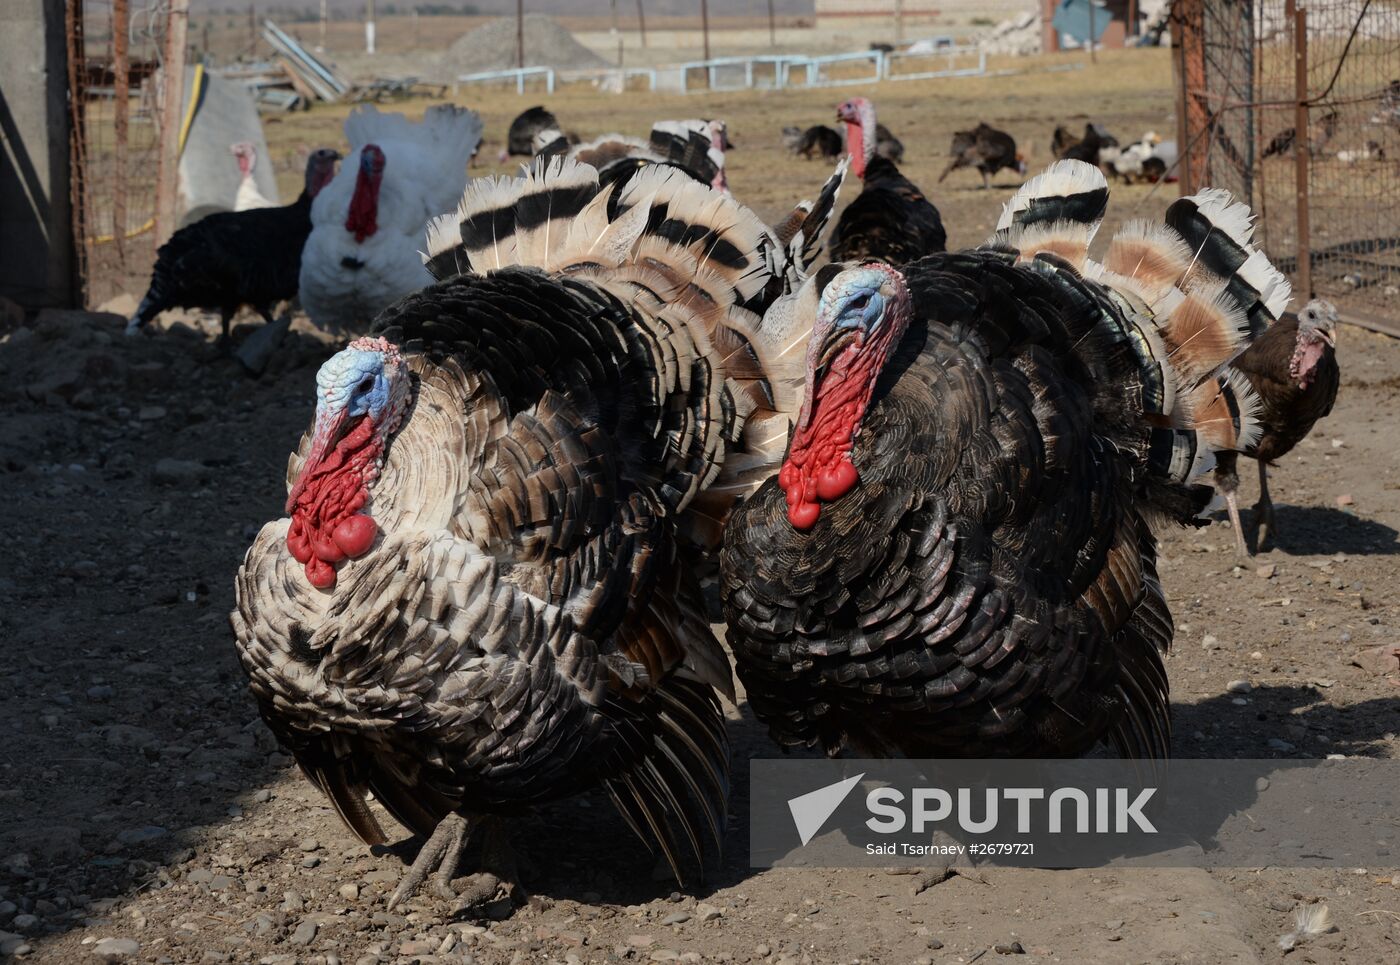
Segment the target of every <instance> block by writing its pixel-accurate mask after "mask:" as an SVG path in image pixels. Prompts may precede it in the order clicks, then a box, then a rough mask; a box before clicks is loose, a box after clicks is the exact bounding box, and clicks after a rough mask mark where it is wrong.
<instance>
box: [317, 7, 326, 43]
mask: <svg viewBox="0 0 1400 965" xmlns="http://www.w3.org/2000/svg"><path fill="white" fill-rule="evenodd" d="M325 52H326V0H321V39H320V40H319V41H317V43H316V53H318V54H323V53H325Z"/></svg>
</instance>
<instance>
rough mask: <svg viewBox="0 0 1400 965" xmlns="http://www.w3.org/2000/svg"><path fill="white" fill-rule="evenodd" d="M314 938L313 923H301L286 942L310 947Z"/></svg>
mask: <svg viewBox="0 0 1400 965" xmlns="http://www.w3.org/2000/svg"><path fill="white" fill-rule="evenodd" d="M315 938H316V923H315V922H314V921H303V922H302V923H301V924H299V925H297V927H296V930H295V931H293V932H292V937H291V938H288V939H287V941H289V942H291V943H292V944H293V945H310V944H311V942H312V941H313V940H315ZM428 951H431V949H428Z"/></svg>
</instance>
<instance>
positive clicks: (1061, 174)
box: [997, 160, 1108, 231]
mask: <svg viewBox="0 0 1400 965" xmlns="http://www.w3.org/2000/svg"><path fill="white" fill-rule="evenodd" d="M1107 188H1108V181H1106V180H1105V179H1104V176H1103V172H1102V171H1100V170H1099V169H1098V168H1097V167H1095V166H1094V165H1092V164H1088V163H1086V162H1084V161H1075V160H1067V161H1056V162H1055V163H1054V164H1052V165H1050V166H1049V167H1048V168H1046V169H1045V171H1044V172H1043V173H1041V174H1037V175H1036V176H1035V177H1033V178H1031V179H1030V180H1029V181H1027V182H1026V183H1025V184H1023V185H1021V187H1020V189H1018V190H1017V192H1016V193H1015V194H1013V195H1012V196H1011V200H1010V201H1008V202H1006V205H1005V207H1003V208H1002V212H1001V219H1000V220H999V221H998V222H997V230H998V231H1003V230H1005V229H1007V228H1010V227H1011V226H1012V224H1014V223H1015V218H1016V215H1017V214H1019V213H1021V212H1022V211H1025V210H1027V209H1029V208H1030V206H1031V203H1032V202H1033V201H1034V200H1035V199H1037V198H1050V197H1069V196H1071V195H1076V194H1084V193H1086V192H1089V191H1097V190H1104V189H1107Z"/></svg>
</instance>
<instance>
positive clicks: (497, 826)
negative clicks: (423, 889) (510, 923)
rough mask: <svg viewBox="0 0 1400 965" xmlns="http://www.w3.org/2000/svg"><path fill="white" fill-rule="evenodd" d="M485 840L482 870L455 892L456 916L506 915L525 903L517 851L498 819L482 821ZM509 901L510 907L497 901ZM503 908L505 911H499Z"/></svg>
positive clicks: (483, 843)
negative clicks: (501, 905)
mask: <svg viewBox="0 0 1400 965" xmlns="http://www.w3.org/2000/svg"><path fill="white" fill-rule="evenodd" d="M481 827H482V831H483V833H484V834H485V840H484V841H483V842H482V846H481V870H480V871H478V872H477V873H476V874H474V875H472V876H471V877H470V878H468V879H467V884H466V887H465V888H463V889H462V890H461V891H459V892H458V893H457V895H456V900H457V902H458V906H457V910H456V912H455V913H454V917H465V918H473V917H485V918H492V917H504V916H505V915H507V914H509V910H508V909H509V908H514V907H517V906H519V905H523V904H524V903H525V898H526V894H525V889H524V887H523V886H521V884H520V872H519V870H518V869H517V867H516V862H515V851H514V850H513V849H512V848H511V846H510V839H509V837H508V836H507V835H506V831H505V828H504V827H503V826H502V823H501V822H500V821H499V820H496V819H494V818H485V819H483V820H482V822H481ZM503 901H506V902H509V905H508V908H507V909H504V910H503V909H500V908H499V906H498V903H500V902H503ZM502 911H504V913H503V914H498V913H499V912H502Z"/></svg>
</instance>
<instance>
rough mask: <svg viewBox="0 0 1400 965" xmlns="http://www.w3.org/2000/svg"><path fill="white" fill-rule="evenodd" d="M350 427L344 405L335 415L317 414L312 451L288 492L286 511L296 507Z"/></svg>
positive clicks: (312, 438)
mask: <svg viewBox="0 0 1400 965" xmlns="http://www.w3.org/2000/svg"><path fill="white" fill-rule="evenodd" d="M349 428H350V417H349V415H348V412H347V409H346V408H345V407H343V406H342V407H341V408H339V409H338V410H337V411H336V413H335V414H334V415H329V416H324V417H323V416H321V415H319V414H318V415H317V417H316V434H315V435H313V436H312V437H311V451H310V452H308V453H307V454H306V462H304V463H302V465H301V472H299V473H297V481H296V482H295V483H294V484H293V485H292V490H291V492H289V493H288V494H287V505H286V507H285V510H286V512H288V513H290V512H291V511H292V510H293V509H294V508H295V507H296V504H297V499H298V497H300V496H301V494H302V491H303V490H304V489H305V488H306V484H307V483H308V482H309V481H310V480H311V479H312V477H314V476H315V475H316V474H317V473H318V472H319V471H320V469H321V467H322V465H323V464H324V463H325V462H326V460H327V457H328V456H329V455H330V454H331V453H332V452H334V451H335V447H336V444H337V443H339V442H340V440H341V439H344V438H345V433H346V432H347V431H348V430H349Z"/></svg>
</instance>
